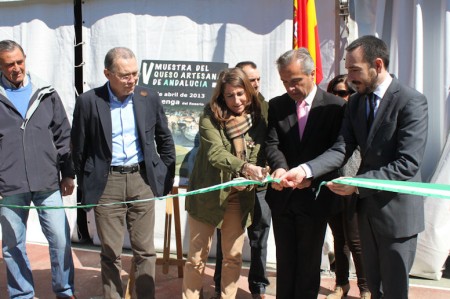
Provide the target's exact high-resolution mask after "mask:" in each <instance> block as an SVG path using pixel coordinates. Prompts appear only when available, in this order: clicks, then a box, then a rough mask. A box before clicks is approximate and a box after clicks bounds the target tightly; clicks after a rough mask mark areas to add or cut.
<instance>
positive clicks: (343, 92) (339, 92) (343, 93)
mask: <svg viewBox="0 0 450 299" xmlns="http://www.w3.org/2000/svg"><path fill="white" fill-rule="evenodd" d="M333 94H334V95H336V96H339V97H342V98H343V97H346V96H348V95H349V94H350V92H349V91H348V90H345V89H341V90H333Z"/></svg>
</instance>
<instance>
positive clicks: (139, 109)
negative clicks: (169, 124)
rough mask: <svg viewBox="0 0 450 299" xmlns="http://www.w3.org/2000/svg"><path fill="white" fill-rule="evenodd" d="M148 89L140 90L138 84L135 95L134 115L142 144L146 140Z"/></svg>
mask: <svg viewBox="0 0 450 299" xmlns="http://www.w3.org/2000/svg"><path fill="white" fill-rule="evenodd" d="M146 96H147V91H145V90H140V89H139V88H138V87H137V86H136V89H135V92H134V96H133V107H134V117H135V120H136V127H137V131H138V136H139V139H140V141H141V146H143V145H142V144H143V143H144V142H145V118H146V117H148V116H146V113H145V111H146V100H147V98H146Z"/></svg>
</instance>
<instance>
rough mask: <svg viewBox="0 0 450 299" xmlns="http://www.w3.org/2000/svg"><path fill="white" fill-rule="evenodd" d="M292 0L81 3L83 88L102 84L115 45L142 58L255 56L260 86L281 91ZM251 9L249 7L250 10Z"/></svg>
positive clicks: (228, 59) (226, 59)
mask: <svg viewBox="0 0 450 299" xmlns="http://www.w3.org/2000/svg"><path fill="white" fill-rule="evenodd" d="M292 9H293V8H292V1H291V0H259V1H255V0H252V1H238V0H230V1H203V0H190V1H170V2H168V1H142V0H132V1H127V2H126V4H125V5H124V2H123V1H121V0H108V1H106V0H99V1H86V2H85V3H84V4H83V21H84V27H83V40H84V42H85V44H84V46H83V56H84V62H85V65H84V68H83V69H84V74H83V76H84V81H85V82H86V84H85V87H84V90H88V89H90V88H93V87H96V86H99V85H101V84H103V83H104V82H105V81H106V79H105V78H104V76H103V58H104V56H105V54H106V52H107V51H108V50H109V49H110V48H112V47H115V46H126V47H129V48H130V49H132V50H133V51H134V52H135V53H136V56H137V58H138V60H139V61H140V60H144V59H159V60H187V61H208V62H209V61H210V62H225V63H228V64H229V66H234V65H235V64H236V63H237V62H239V61H242V60H253V61H254V62H255V63H256V64H257V65H258V67H259V69H260V72H261V75H262V81H261V92H262V94H264V96H265V97H266V98H268V99H269V98H271V97H273V96H275V95H279V94H281V93H282V92H283V86H282V84H281V82H280V80H279V78H278V74H277V72H276V69H275V67H274V66H275V60H276V58H277V57H278V56H279V55H280V54H281V53H283V52H285V51H287V50H288V49H290V48H291V47H292ZM249 12H251V13H249Z"/></svg>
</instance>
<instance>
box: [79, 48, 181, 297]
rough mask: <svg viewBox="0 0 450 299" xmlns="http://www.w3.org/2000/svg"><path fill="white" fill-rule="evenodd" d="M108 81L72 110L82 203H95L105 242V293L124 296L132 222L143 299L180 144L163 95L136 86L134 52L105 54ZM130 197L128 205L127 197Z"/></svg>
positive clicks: (151, 283)
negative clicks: (159, 212) (162, 199)
mask: <svg viewBox="0 0 450 299" xmlns="http://www.w3.org/2000/svg"><path fill="white" fill-rule="evenodd" d="M104 74H105V76H106V78H107V79H108V82H107V83H106V84H105V85H103V86H101V87H98V88H95V89H92V90H90V91H88V92H86V93H84V94H82V95H81V96H80V97H79V98H78V99H77V102H76V105H75V111H74V116H73V129H72V144H73V158H74V163H75V170H76V173H77V178H78V182H79V184H80V187H81V188H82V194H83V198H82V202H83V203H85V204H97V203H98V204H100V205H99V206H97V207H95V208H94V212H95V222H96V225H97V231H98V235H99V239H100V242H101V247H102V249H101V272H102V282H103V296H104V297H105V298H123V295H124V294H123V293H124V292H123V287H122V279H121V275H120V272H121V268H122V265H121V262H120V254H121V253H122V246H123V238H124V226H125V224H126V225H127V227H128V232H129V234H130V242H131V249H132V251H133V257H134V263H135V265H136V271H135V273H134V275H135V278H136V283H135V288H136V295H137V298H141V299H145V298H148V299H153V298H155V263H156V252H155V246H154V240H153V239H154V238H153V235H154V232H153V228H154V224H155V202H154V201H142V202H134V200H138V199H150V198H153V197H155V196H162V195H165V194H167V193H168V192H169V191H170V190H171V189H172V185H173V178H174V175H175V145H174V142H173V139H172V134H171V132H170V130H169V128H168V125H167V118H166V116H165V113H164V109H163V106H162V103H161V100H160V99H159V96H158V94H157V93H156V92H155V91H153V90H150V89H148V88H143V87H140V86H136V84H137V79H138V74H139V73H138V65H137V61H136V57H135V55H134V53H133V52H132V51H131V50H130V49H128V48H123V47H118V48H113V49H111V50H110V51H108V53H107V54H106V57H105V69H104ZM124 202H126V204H125V203H124Z"/></svg>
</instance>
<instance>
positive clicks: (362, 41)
mask: <svg viewBox="0 0 450 299" xmlns="http://www.w3.org/2000/svg"><path fill="white" fill-rule="evenodd" d="M388 66H389V51H388V48H387V46H386V44H385V43H384V42H383V41H382V40H380V39H378V38H376V37H374V36H363V37H361V38H359V39H357V40H355V41H354V42H352V43H351V44H350V45H349V46H348V47H347V54H346V61H345V67H346V68H347V69H348V80H349V82H350V83H351V84H352V85H353V88H354V89H355V90H356V91H357V93H356V94H355V95H353V96H352V97H351V98H350V100H349V103H348V108H347V110H346V113H345V116H344V120H343V123H342V128H341V132H340V134H339V137H338V140H337V141H336V143H335V144H334V145H333V146H332V147H331V148H330V149H329V150H328V151H327V152H325V153H324V154H323V155H321V156H319V157H318V158H316V159H314V160H312V161H309V162H306V163H305V164H302V165H300V166H299V167H296V168H293V169H292V170H290V171H289V172H288V173H286V174H285V175H283V177H282V178H281V179H282V180H283V181H282V182H281V184H282V185H283V186H285V187H287V186H290V187H293V186H296V185H298V184H299V183H300V184H304V183H302V181H304V178H305V177H306V178H308V177H311V176H313V177H315V176H320V175H321V174H322V173H326V172H329V171H331V170H333V169H336V168H337V167H339V166H341V165H342V163H343V161H344V160H345V159H346V158H348V157H349V156H350V155H351V154H352V153H353V150H354V149H355V147H356V146H358V145H359V146H360V148H361V157H362V161H361V166H360V168H359V170H358V173H357V175H356V177H358V178H368V179H383V180H398V181H417V182H419V181H421V175H420V165H421V164H422V159H423V153H424V151H425V145H426V140H427V131H428V108H427V100H426V98H425V96H424V95H422V94H421V93H419V92H417V91H416V90H414V89H411V88H409V87H406V86H404V85H402V84H400V82H399V81H398V80H397V79H395V78H392V77H391V76H390V75H389V73H388V71H387V68H388ZM371 103H372V105H371ZM327 186H328V187H329V188H330V189H331V190H332V191H333V192H335V193H337V194H339V195H350V194H355V196H356V197H357V209H358V220H359V229H360V236H361V246H362V255H363V262H364V268H365V272H366V276H367V282H368V285H369V289H370V292H371V293H372V298H374V299H378V298H384V299H391V298H396V299H397V298H404V299H407V298H408V287H409V280H408V274H409V271H410V269H411V267H412V263H413V261H414V256H415V252H416V245H417V234H418V233H419V232H421V231H422V230H423V229H424V210H423V199H422V197H420V196H413V195H406V194H398V193H394V192H385V191H376V190H372V189H365V188H359V189H358V188H356V187H352V186H347V185H340V184H334V183H328V184H327ZM299 187H300V186H299Z"/></svg>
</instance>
